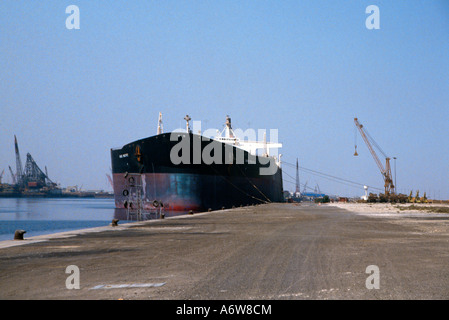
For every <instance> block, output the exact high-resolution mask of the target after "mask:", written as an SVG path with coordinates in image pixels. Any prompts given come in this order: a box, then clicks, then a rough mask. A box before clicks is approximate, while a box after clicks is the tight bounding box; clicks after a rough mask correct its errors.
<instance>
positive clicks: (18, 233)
mask: <svg viewBox="0 0 449 320" xmlns="http://www.w3.org/2000/svg"><path fill="white" fill-rule="evenodd" d="M24 233H26V231H25V230H16V232H15V233H14V240H23V234H24Z"/></svg>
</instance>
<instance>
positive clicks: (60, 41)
mask: <svg viewBox="0 0 449 320" xmlns="http://www.w3.org/2000/svg"><path fill="white" fill-rule="evenodd" d="M72 4H74V5H77V6H78V7H79V9H80V29H79V30H68V29H67V28H66V25H65V21H66V18H67V17H68V16H69V15H68V14H66V13H65V9H66V7H67V6H69V5H72ZM369 5H377V6H378V7H379V10H380V29H379V30H368V29H367V28H366V27H365V20H366V18H367V17H368V16H369V14H366V13H365V9H366V7H367V6H369ZM448 53H449V2H448V1H444V0H432V1H375V0H372V1H371V0H370V1H363V0H353V1H352V0H351V1H331V0H327V1H324V0H321V1H320V0H318V1H299V0H295V1H263V0H258V1H243V0H240V1H231V0H226V1H225V0H213V1H212V0H209V1H206V0H203V1H192V0H190V1H180V0H173V1H143V0H142V1H97V0H89V1H75V0H71V1H61V0H58V1H56V0H55V1H30V0H29V1H15V0H14V1H12V0H11V1H10V0H2V1H1V2H0V70H1V71H0V81H1V86H0V115H1V117H0V130H1V135H0V150H1V158H0V171H1V170H3V169H5V175H4V178H3V181H5V180H6V181H8V180H10V175H9V172H8V165H10V166H11V167H12V168H15V156H14V146H13V142H14V134H15V135H17V138H18V140H19V148H20V151H21V156H22V161H23V162H24V161H25V158H26V153H27V152H30V153H31V154H32V156H33V158H34V159H35V160H36V162H37V163H38V164H39V165H40V166H41V167H42V168H43V167H44V166H47V168H48V171H49V176H50V178H52V179H53V180H55V181H57V182H60V183H61V185H62V186H68V185H78V186H81V185H82V186H83V188H84V189H106V190H108V189H109V190H110V189H111V188H110V186H109V184H108V181H107V179H106V174H107V173H109V172H110V166H111V165H110V154H109V150H110V148H112V147H119V146H122V145H124V144H126V143H128V142H131V141H134V140H136V139H139V138H143V137H147V136H151V135H154V134H155V133H156V126H157V117H158V112H159V111H160V112H162V114H163V120H164V129H165V131H170V130H173V129H176V128H179V127H183V126H184V120H183V117H184V116H185V115H186V114H189V115H190V116H191V117H192V119H193V120H202V121H203V128H204V127H213V128H219V129H220V128H222V126H223V124H224V120H225V116H226V115H230V116H231V118H232V122H233V126H234V127H235V128H242V129H243V130H245V129H247V128H254V129H267V130H268V129H270V128H272V129H278V130H279V141H280V142H282V143H283V148H282V150H280V153H282V154H283V159H284V161H285V162H286V163H295V161H296V158H299V161H300V165H301V166H303V167H305V168H308V169H313V170H316V171H318V172H323V173H326V174H330V175H333V176H336V177H339V178H344V179H347V180H350V181H355V182H359V183H361V184H366V185H369V186H376V187H382V185H383V181H382V177H381V174H380V172H379V170H378V168H377V166H376V164H375V162H374V160H373V158H372V157H371V155H370V153H369V151H368V149H367V147H366V145H365V144H364V142H363V140H362V138H361V137H360V135H359V134H357V144H358V153H359V157H354V156H353V153H354V142H355V139H354V132H355V125H354V122H353V119H354V117H358V118H359V121H360V122H361V123H362V124H363V125H364V126H365V127H366V129H367V130H368V132H369V133H370V134H371V135H372V136H373V138H374V139H375V140H376V142H377V143H378V144H379V145H380V146H381V147H382V149H383V150H384V151H385V152H386V153H387V154H388V155H389V156H391V157H397V184H398V187H399V191H401V192H404V193H407V194H408V193H409V192H410V190H417V189H419V190H420V192H421V194H422V193H423V192H424V191H426V192H427V195H428V196H430V197H437V198H438V197H440V198H445V199H448V198H449V151H448V149H449V148H448V140H449V139H448V138H449V130H448V123H449V109H448V108H449V90H448V88H449V55H448ZM379 156H380V157H381V154H379ZM381 159H382V157H381ZM284 171H285V173H286V174H285V175H284V177H285V181H284V186H285V188H286V189H290V190H293V189H294V184H293V183H292V182H294V179H292V178H291V177H295V169H294V168H293V167H291V166H289V165H287V164H286V165H285V166H284ZM290 176H291V177H290ZM300 177H301V183H305V182H306V181H307V183H308V186H312V187H314V186H315V185H317V184H318V185H319V187H320V189H321V191H324V192H327V193H329V194H340V195H349V196H352V195H361V194H363V188H354V187H352V186H348V185H344V184H341V183H336V182H334V181H331V180H329V179H323V178H322V177H319V176H317V175H310V174H309V173H308V172H306V171H301V172H300ZM373 191H375V190H373Z"/></svg>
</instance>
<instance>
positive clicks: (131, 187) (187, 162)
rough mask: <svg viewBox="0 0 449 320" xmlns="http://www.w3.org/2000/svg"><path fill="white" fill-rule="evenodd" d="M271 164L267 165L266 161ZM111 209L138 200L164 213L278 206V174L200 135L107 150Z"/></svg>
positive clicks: (261, 161)
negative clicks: (161, 207) (111, 178)
mask: <svg viewBox="0 0 449 320" xmlns="http://www.w3.org/2000/svg"><path fill="white" fill-rule="evenodd" d="M269 159H271V160H270V161H268V160H269ZM111 162H112V173H113V187H114V198H115V205H116V207H117V208H125V207H127V206H128V205H129V203H133V202H134V203H136V202H137V201H138V199H141V200H142V201H141V203H143V207H144V208H145V207H152V206H153V204H154V201H155V200H156V201H158V202H159V203H163V206H164V209H166V210H169V211H190V210H192V211H205V210H208V209H212V210H216V209H221V208H223V207H224V208H231V207H233V206H241V205H244V206H245V205H250V204H259V203H266V202H282V201H283V192H282V189H283V187H282V172H281V169H280V168H279V167H278V166H277V164H275V162H274V159H273V158H267V157H261V156H253V155H251V154H249V153H248V152H246V151H243V150H242V149H239V148H237V147H234V146H230V145H226V144H225V143H222V142H219V141H216V140H210V139H208V138H205V137H203V136H200V135H195V134H191V133H190V134H187V133H181V132H171V133H164V134H160V135H156V136H153V137H149V138H145V139H141V140H137V141H135V142H132V143H129V144H127V145H125V146H123V148H121V149H112V150H111Z"/></svg>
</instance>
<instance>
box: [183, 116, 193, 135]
mask: <svg viewBox="0 0 449 320" xmlns="http://www.w3.org/2000/svg"><path fill="white" fill-rule="evenodd" d="M184 120H185V121H186V122H187V123H186V130H187V133H190V132H191V131H190V126H189V121H190V120H192V118H190V117H189V115H186V116H185V117H184Z"/></svg>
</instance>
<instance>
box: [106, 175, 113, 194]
mask: <svg viewBox="0 0 449 320" xmlns="http://www.w3.org/2000/svg"><path fill="white" fill-rule="evenodd" d="M106 177H108V180H109V183H110V184H111V187H112V190H114V182H112V178H111V175H110V174H107V173H106Z"/></svg>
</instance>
